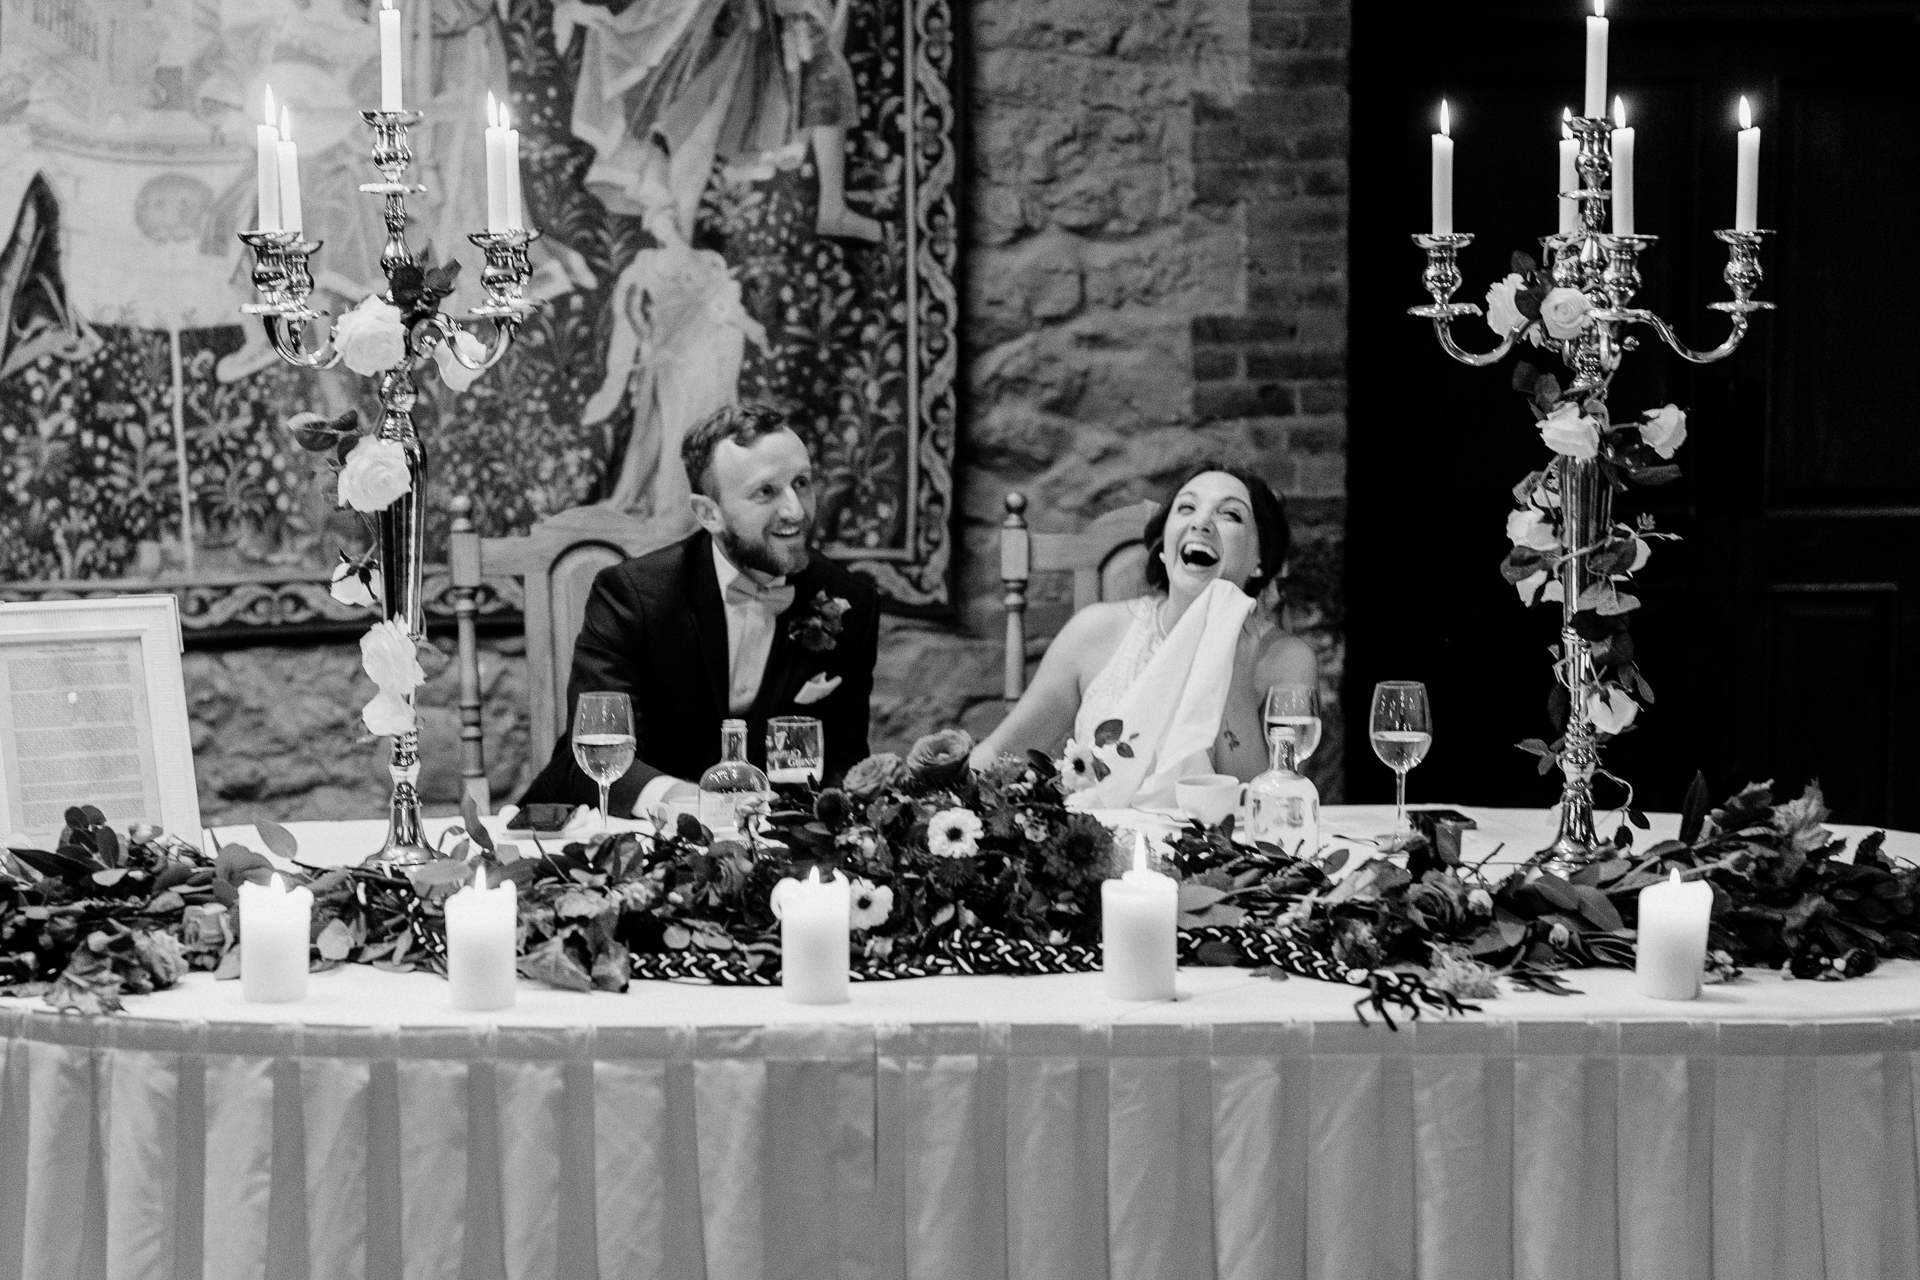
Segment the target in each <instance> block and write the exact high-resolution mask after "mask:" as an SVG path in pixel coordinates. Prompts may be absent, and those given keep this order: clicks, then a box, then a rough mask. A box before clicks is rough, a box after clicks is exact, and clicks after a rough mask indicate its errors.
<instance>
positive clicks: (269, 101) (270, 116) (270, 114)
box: [266, 85, 277, 128]
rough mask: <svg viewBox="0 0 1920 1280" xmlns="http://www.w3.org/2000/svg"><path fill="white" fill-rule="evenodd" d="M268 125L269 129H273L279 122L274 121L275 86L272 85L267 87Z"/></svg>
mask: <svg viewBox="0 0 1920 1280" xmlns="http://www.w3.org/2000/svg"><path fill="white" fill-rule="evenodd" d="M266 123H267V127H268V128H272V127H273V126H274V124H276V123H277V122H276V121H275V120H274V118H273V86H272V85H268V86H267V114H266Z"/></svg>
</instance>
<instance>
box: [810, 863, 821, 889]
mask: <svg viewBox="0 0 1920 1280" xmlns="http://www.w3.org/2000/svg"><path fill="white" fill-rule="evenodd" d="M807 883H808V884H819V883H820V864H819V863H817V862H816V863H814V864H813V865H812V866H811V867H809V868H807Z"/></svg>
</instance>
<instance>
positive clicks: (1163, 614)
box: [1153, 597, 1173, 648]
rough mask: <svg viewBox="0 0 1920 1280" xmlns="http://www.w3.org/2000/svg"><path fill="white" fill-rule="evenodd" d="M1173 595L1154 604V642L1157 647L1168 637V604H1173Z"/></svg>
mask: <svg viewBox="0 0 1920 1280" xmlns="http://www.w3.org/2000/svg"><path fill="white" fill-rule="evenodd" d="M1172 603H1173V600H1172V598H1171V597H1169V598H1167V599H1164V600H1162V601H1160V603H1158V604H1156V605H1154V606H1153V643H1154V646H1155V647H1156V648H1157V647H1158V646H1159V645H1161V644H1162V643H1164V642H1165V641H1166V638H1167V606H1168V605H1170V604H1172Z"/></svg>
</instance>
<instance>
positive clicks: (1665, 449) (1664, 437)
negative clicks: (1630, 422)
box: [1640, 404, 1687, 458]
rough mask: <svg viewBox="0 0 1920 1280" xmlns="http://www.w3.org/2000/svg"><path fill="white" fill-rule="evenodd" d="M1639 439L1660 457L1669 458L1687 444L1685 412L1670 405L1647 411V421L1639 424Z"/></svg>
mask: <svg viewBox="0 0 1920 1280" xmlns="http://www.w3.org/2000/svg"><path fill="white" fill-rule="evenodd" d="M1640 438H1641V439H1642V440H1644V441H1646V442H1647V447H1648V448H1650V449H1652V450H1653V451H1654V452H1655V453H1657V454H1659V455H1660V456H1661V457H1663V458H1671V457H1672V456H1673V455H1674V454H1675V453H1677V452H1678V451H1679V449H1680V446H1681V445H1683V444H1685V443H1686V442H1687V415H1686V411H1685V410H1683V409H1680V408H1678V407H1677V406H1674V405H1670V404H1669V405H1662V406H1661V407H1660V408H1658V409H1649V410H1647V420H1646V421H1645V422H1643V423H1641V424H1640Z"/></svg>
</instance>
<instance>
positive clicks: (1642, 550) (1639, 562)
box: [1627, 538, 1653, 573]
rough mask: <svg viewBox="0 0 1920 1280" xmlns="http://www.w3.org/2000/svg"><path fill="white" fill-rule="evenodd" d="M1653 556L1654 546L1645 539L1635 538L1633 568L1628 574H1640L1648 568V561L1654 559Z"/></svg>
mask: <svg viewBox="0 0 1920 1280" xmlns="http://www.w3.org/2000/svg"><path fill="white" fill-rule="evenodd" d="M1652 556H1653V545H1652V544H1651V543H1649V542H1648V541H1647V540H1646V539H1645V538H1635V539H1634V540H1633V567H1632V568H1630V569H1628V570H1627V572H1628V573H1638V572H1640V570H1641V569H1643V568H1645V567H1646V563H1647V561H1648V560H1649V559H1650V558H1652Z"/></svg>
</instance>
